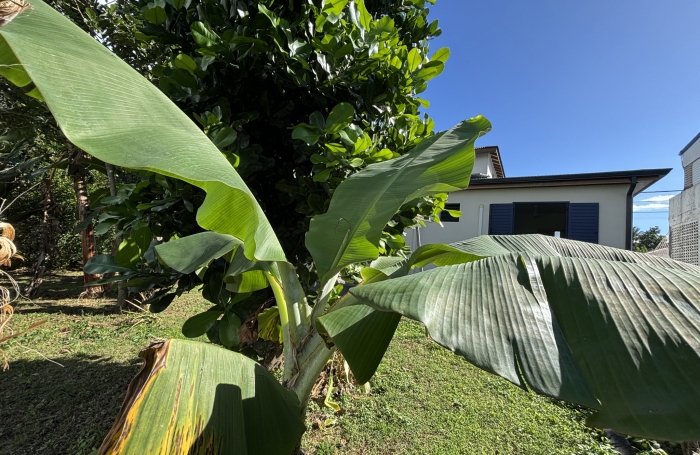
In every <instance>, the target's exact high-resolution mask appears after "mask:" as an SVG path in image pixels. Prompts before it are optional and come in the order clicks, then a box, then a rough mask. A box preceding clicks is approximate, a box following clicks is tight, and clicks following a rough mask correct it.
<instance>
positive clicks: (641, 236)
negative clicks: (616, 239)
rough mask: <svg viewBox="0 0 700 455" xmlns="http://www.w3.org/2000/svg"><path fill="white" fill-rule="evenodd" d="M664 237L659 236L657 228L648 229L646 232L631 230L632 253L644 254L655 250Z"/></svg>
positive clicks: (635, 228)
mask: <svg viewBox="0 0 700 455" xmlns="http://www.w3.org/2000/svg"><path fill="white" fill-rule="evenodd" d="M663 238H664V235H662V234H661V229H659V227H658V226H654V227H650V228H649V229H647V230H646V231H642V230H640V229H639V228H638V227H634V228H633V229H632V245H633V247H634V251H639V252H640V253H646V252H647V251H652V250H653V249H654V248H656V247H657V246H658V245H659V243H661V240H663Z"/></svg>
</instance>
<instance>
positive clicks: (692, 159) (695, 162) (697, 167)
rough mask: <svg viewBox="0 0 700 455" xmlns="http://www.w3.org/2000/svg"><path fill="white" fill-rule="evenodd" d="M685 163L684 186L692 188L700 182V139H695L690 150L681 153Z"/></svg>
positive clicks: (682, 160)
mask: <svg viewBox="0 0 700 455" xmlns="http://www.w3.org/2000/svg"><path fill="white" fill-rule="evenodd" d="M681 162H682V163H683V177H684V178H683V180H684V185H683V188H684V189H686V188H690V187H691V186H693V185H697V184H699V183H700V141H695V142H694V143H693V145H691V146H690V147H689V148H688V150H686V151H685V153H683V155H681Z"/></svg>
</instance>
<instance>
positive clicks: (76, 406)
mask: <svg viewBox="0 0 700 455" xmlns="http://www.w3.org/2000/svg"><path fill="white" fill-rule="evenodd" d="M81 291H82V277H81V275H80V274H77V273H62V274H57V275H54V276H51V277H48V278H47V281H46V282H45V283H44V287H43V291H42V292H43V295H42V297H40V298H38V299H36V300H35V301H33V302H26V303H22V304H20V305H19V306H17V308H16V313H15V316H14V318H13V319H12V326H13V328H14V330H15V331H19V330H22V329H23V328H25V327H28V326H29V325H30V324H32V323H34V322H36V321H39V320H43V319H47V320H48V322H47V323H46V324H44V325H42V326H41V327H39V328H37V329H35V330H33V331H31V332H29V333H27V334H25V335H22V336H21V337H19V338H17V339H14V340H11V341H9V342H7V343H5V344H3V346H2V349H3V350H4V351H5V353H6V355H7V356H8V358H9V361H10V369H9V370H8V371H6V372H0V454H2V455H5V454H7V455H9V454H12V455H25V454H27V455H29V454H31V455H40V454H47V455H48V454H51V455H61V454H70V455H88V454H91V453H92V452H93V451H94V450H95V449H96V448H97V447H98V446H99V444H100V442H101V441H102V438H103V437H104V436H105V434H106V433H107V431H108V430H109V428H110V426H111V424H112V421H113V420H114V418H115V416H116V414H117V412H118V410H119V407H120V405H121V402H122V398H123V396H124V392H125V390H126V387H127V384H128V383H129V380H130V379H131V378H132V377H133V376H134V375H135V374H136V373H137V372H138V370H139V368H140V364H141V361H140V359H139V357H138V352H139V351H140V350H141V349H142V348H144V347H146V346H148V345H149V344H150V343H151V342H154V341H157V340H161V339H166V338H180V337H182V334H181V333H180V327H181V326H182V322H183V321H184V320H185V319H186V318H187V317H189V316H190V315H193V314H196V313H198V312H200V311H203V310H206V309H207V308H209V306H210V305H209V304H208V303H207V302H205V301H204V300H203V299H202V298H201V297H200V296H199V295H198V294H197V293H195V292H193V293H191V294H189V295H187V296H184V297H182V298H180V299H178V300H176V301H175V302H174V303H173V305H172V306H171V307H170V308H169V309H168V310H167V311H165V312H163V313H161V314H159V315H155V316H154V315H149V314H144V313H139V312H138V311H136V310H135V311H134V312H122V311H120V310H119V309H118V308H116V307H115V304H114V300H112V299H102V300H88V299H78V298H76V296H77V295H79V293H80V292H81ZM58 364H60V365H58ZM343 389H344V392H343V393H340V394H336V396H335V400H336V401H337V402H338V403H339V404H340V406H341V411H340V412H338V413H335V412H334V411H333V410H331V409H330V408H328V407H326V406H324V405H323V400H322V399H319V400H316V401H315V402H312V404H311V409H310V412H309V418H308V421H307V427H308V428H309V431H308V432H307V433H306V435H305V436H304V441H303V442H304V443H303V447H304V448H305V449H306V452H307V454H317V455H330V454H367V455H369V454H388V453H392V454H501V455H505V454H576V455H578V454H613V453H614V452H612V451H611V450H610V449H609V448H608V447H609V446H607V444H604V443H603V442H602V440H601V439H600V436H599V433H598V432H595V431H592V430H591V429H589V428H587V427H585V425H584V419H585V415H586V414H585V412H584V411H582V410H580V409H577V408H574V407H567V406H563V405H560V404H558V403H556V402H554V401H552V400H549V399H546V398H542V397H537V396H535V395H534V394H531V393H527V392H524V391H522V390H520V389H518V388H516V387H515V386H513V385H511V384H510V383H508V382H506V381H504V380H502V379H500V378H497V377H495V376H493V375H490V374H488V373H485V372H482V371H480V370H478V369H476V368H474V367H472V366H470V365H469V364H467V363H466V362H465V361H463V360H462V359H461V358H459V357H457V356H455V355H454V354H452V353H451V352H449V351H447V350H445V349H443V348H441V347H439V346H438V345H436V344H435V343H433V342H432V341H430V340H429V339H428V338H427V337H426V335H425V330H424V328H423V327H422V326H420V325H419V324H416V323H413V322H410V321H406V322H402V323H401V325H400V326H399V330H398V332H397V334H396V337H395V338H394V340H393V341H392V344H391V347H390V349H389V352H388V353H387V356H386V358H385V359H384V361H383V362H382V364H381V366H380V368H379V371H378V373H377V375H376V376H375V377H374V378H373V379H372V381H371V387H370V391H369V393H366V392H365V391H364V390H363V389H362V388H354V389H353V388H350V387H347V386H346V387H344V388H343ZM154 424H155V423H154ZM144 455H147V454H144Z"/></svg>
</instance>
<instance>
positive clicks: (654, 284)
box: [350, 236, 700, 441]
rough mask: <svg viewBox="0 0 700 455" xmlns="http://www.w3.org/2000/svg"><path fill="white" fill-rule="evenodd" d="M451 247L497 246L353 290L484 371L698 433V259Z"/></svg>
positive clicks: (645, 428)
mask: <svg viewBox="0 0 700 455" xmlns="http://www.w3.org/2000/svg"><path fill="white" fill-rule="evenodd" d="M452 246H453V247H456V248H459V249H460V250H463V251H468V252H470V253H471V254H479V255H483V256H488V255H489V251H490V252H491V253H492V254H493V253H496V254H494V255H492V256H491V257H488V258H486V259H481V260H478V261H474V262H469V263H465V264H460V265H455V266H448V267H442V268H437V269H434V270H430V271H428V272H423V273H417V274H413V275H409V276H406V277H402V278H396V279H392V280H387V281H383V282H379V283H373V284H369V285H366V286H358V287H356V288H353V289H352V290H351V291H350V292H351V293H352V294H354V295H355V296H356V297H357V298H358V299H359V300H360V301H362V302H363V303H366V304H369V305H371V306H372V307H374V308H376V309H379V310H382V311H394V312H397V313H399V314H401V315H403V316H407V317H409V318H412V319H415V320H418V321H421V322H423V323H424V324H425V325H426V327H427V328H428V330H429V331H430V334H431V336H432V338H433V339H434V340H435V341H436V342H438V343H439V344H441V345H443V346H445V347H447V348H449V349H451V350H453V351H454V352H456V353H457V354H459V355H462V356H464V357H465V358H466V359H467V360H469V361H470V362H471V363H473V364H475V365H477V366H478V367H480V368H483V369H485V370H487V371H490V372H492V373H495V374H498V375H499V376H502V377H504V378H506V379H508V380H509V381H511V382H513V383H514V384H517V385H519V386H521V387H527V388H531V389H532V390H534V391H536V392H538V393H542V394H545V395H549V396H552V397H556V398H560V399H563V400H567V401H571V402H574V403H579V404H583V405H585V406H588V407H590V408H593V409H596V410H598V412H596V413H595V414H594V415H593V416H592V417H591V418H590V420H589V423H590V424H592V425H595V426H598V427H603V428H612V429H613V430H615V431H618V432H620V433H623V434H631V435H637V436H642V437H647V438H653V439H660V440H676V441H685V440H697V439H700V415H699V414H698V412H697V409H698V408H699V407H700V382H698V381H697V378H698V377H700V268H699V267H696V266H692V265H689V264H683V263H678V262H675V261H671V260H668V259H663V258H655V257H653V256H649V255H643V254H639V253H631V252H627V251H622V250H616V249H614V248H609V247H602V246H600V245H591V244H585V243H584V242H575V241H571V240H564V239H554V238H549V237H544V236H493V237H483V238H477V239H473V240H470V241H467V242H460V244H453V245H452ZM511 250H525V251H527V252H525V253H512V252H511ZM573 256H578V257H573Z"/></svg>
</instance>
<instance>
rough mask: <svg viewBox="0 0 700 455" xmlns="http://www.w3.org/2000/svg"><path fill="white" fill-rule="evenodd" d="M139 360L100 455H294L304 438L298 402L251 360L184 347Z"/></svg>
mask: <svg viewBox="0 0 700 455" xmlns="http://www.w3.org/2000/svg"><path fill="white" fill-rule="evenodd" d="M141 357H143V358H144V359H145V361H146V363H145V365H144V367H143V369H142V370H141V372H140V373H139V374H138V375H137V376H136V377H135V378H134V379H133V380H132V381H131V384H129V388H128V390H127V394H126V398H125V400H124V404H123V405H122V408H121V410H120V411H119V415H118V416H117V419H116V421H115V423H114V425H113V426H112V429H111V430H110V431H109V434H108V435H107V437H106V438H105V440H104V441H103V443H102V446H101V447H100V449H99V454H100V455H117V454H123V455H127V454H129V455H136V454H138V455H145V454H149V455H150V454H163V455H209V454H221V455H229V454H230V455H289V454H290V453H291V452H292V450H293V449H294V447H295V445H296V444H297V443H298V442H299V440H300V439H301V435H302V434H303V432H304V425H303V423H302V422H301V420H300V409H299V402H298V400H297V397H296V395H295V394H294V392H292V391H289V390H287V389H285V388H284V387H282V386H281V385H280V384H279V382H277V380H276V379H275V378H274V377H273V376H272V375H271V374H270V373H269V372H268V371H267V370H266V369H265V368H263V367H262V366H260V365H259V364H257V363H255V362H254V361H252V360H251V359H249V358H247V357H245V356H242V355H240V354H238V353H235V352H232V351H228V350H226V349H223V348H221V347H218V346H215V345H211V344H204V343H199V342H194V341H185V340H170V341H167V342H165V343H159V344H156V345H153V346H151V347H149V348H148V349H146V350H144V351H143V352H142V353H141Z"/></svg>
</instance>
